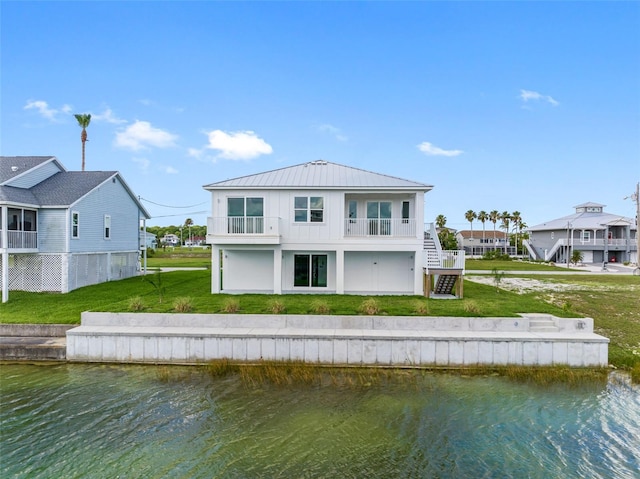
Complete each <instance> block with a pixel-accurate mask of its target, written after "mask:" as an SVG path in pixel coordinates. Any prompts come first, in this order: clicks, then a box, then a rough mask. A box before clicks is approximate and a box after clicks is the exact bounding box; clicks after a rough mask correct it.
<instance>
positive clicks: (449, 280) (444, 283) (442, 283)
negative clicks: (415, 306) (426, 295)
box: [433, 274, 459, 294]
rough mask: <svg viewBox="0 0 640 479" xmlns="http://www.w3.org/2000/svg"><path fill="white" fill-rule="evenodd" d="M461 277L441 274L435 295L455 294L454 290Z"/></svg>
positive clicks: (434, 290) (434, 291)
mask: <svg viewBox="0 0 640 479" xmlns="http://www.w3.org/2000/svg"><path fill="white" fill-rule="evenodd" d="M458 278H459V276H457V275H454V274H440V275H438V280H437V281H436V286H435V288H434V289H433V293H434V294H454V291H453V288H454V287H455V285H456V280H457V279H458Z"/></svg>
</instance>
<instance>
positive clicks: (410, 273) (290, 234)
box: [204, 161, 464, 294]
mask: <svg viewBox="0 0 640 479" xmlns="http://www.w3.org/2000/svg"><path fill="white" fill-rule="evenodd" d="M204 188H205V189H206V190H208V191H210V192H211V193H212V217H211V218H209V219H208V223H207V243H209V244H211V245H212V292H213V293H220V292H225V293H244V292H259V293H275V294H282V293H335V294H422V293H423V281H424V278H423V272H424V270H425V267H426V266H427V263H428V262H429V261H430V262H431V263H430V264H434V265H438V260H439V258H440V256H441V253H440V251H439V250H438V249H439V244H437V237H436V235H435V229H434V228H433V226H431V227H430V230H429V232H428V234H427V235H425V229H424V220H423V217H424V194H425V193H426V192H428V191H430V190H431V189H432V186H430V185H425V184H422V183H418V182H415V181H410V180H404V179H400V178H395V177H392V176H387V175H383V174H378V173H373V172H370V171H365V170H361V169H357V168H352V167H349V166H344V165H339V164H335V163H330V162H327V161H313V162H310V163H305V164H300V165H295V166H291V167H287V168H282V169H278V170H273V171H268V172H265V173H259V174H256V175H250V176H244V177H240V178H235V179H230V180H225V181H220V182H217V183H212V184H209V185H206V186H204ZM433 237H436V239H435V243H434V241H433V240H431V238H433ZM427 238H429V241H430V245H431V246H430V251H431V256H429V255H428V254H427V252H426V251H425V244H427ZM447 253H448V255H447V257H448V258H453V257H454V255H455V253H456V252H447ZM449 253H450V254H449ZM439 255H440V256H439ZM428 256H429V259H427V257H428ZM454 263H455V264H454ZM463 265H464V257H463V256H462V257H458V256H456V257H455V261H454V262H451V263H450V265H449V266H450V267H451V268H454V267H457V268H459V269H460V270H461V269H462V268H463Z"/></svg>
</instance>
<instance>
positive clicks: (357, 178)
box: [204, 161, 433, 191]
mask: <svg viewBox="0 0 640 479" xmlns="http://www.w3.org/2000/svg"><path fill="white" fill-rule="evenodd" d="M204 188H205V189H226V188H229V189H239V188H260V189H263V188H267V189H271V188H273V189H281V188H318V189H372V188H380V189H390V190H394V189H403V190H421V191H429V190H431V189H432V188H433V186H432V185H426V184H424V183H418V182H415V181H410V180H405V179H402V178H397V177H394V176H389V175H384V174H381V173H374V172H371V171H367V170H362V169H359V168H354V167H351V166H345V165H340V164H337V163H331V162H328V161H312V162H310V163H302V164H300V165H294V166H289V167H285V168H280V169H277V170H271V171H267V172H264V173H258V174H255V175H248V176H241V177H239V178H232V179H229V180H224V181H219V182H216V183H211V184H208V185H205V186H204Z"/></svg>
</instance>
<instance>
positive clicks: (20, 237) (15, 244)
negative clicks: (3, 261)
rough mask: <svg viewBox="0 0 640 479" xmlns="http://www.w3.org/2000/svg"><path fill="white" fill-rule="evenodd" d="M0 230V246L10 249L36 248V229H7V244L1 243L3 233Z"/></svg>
mask: <svg viewBox="0 0 640 479" xmlns="http://www.w3.org/2000/svg"><path fill="white" fill-rule="evenodd" d="M2 233H3V231H2V230H0V248H2V249H4V248H8V249H10V250H37V249H38V232H37V231H14V230H9V231H7V245H4V244H3V243H2V241H3V238H4V235H3V234H2Z"/></svg>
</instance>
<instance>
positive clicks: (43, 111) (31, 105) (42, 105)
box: [24, 100, 72, 121]
mask: <svg viewBox="0 0 640 479" xmlns="http://www.w3.org/2000/svg"><path fill="white" fill-rule="evenodd" d="M24 109H25V110H36V111H37V112H38V114H39V115H40V116H41V117H42V118H46V119H47V120H50V121H56V120H57V119H58V115H60V114H62V113H65V114H66V113H71V110H72V108H71V106H70V105H66V104H65V105H62V107H61V108H59V109H56V108H51V107H49V104H48V103H47V102H46V101H44V100H28V101H27V104H26V105H25V106H24Z"/></svg>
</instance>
